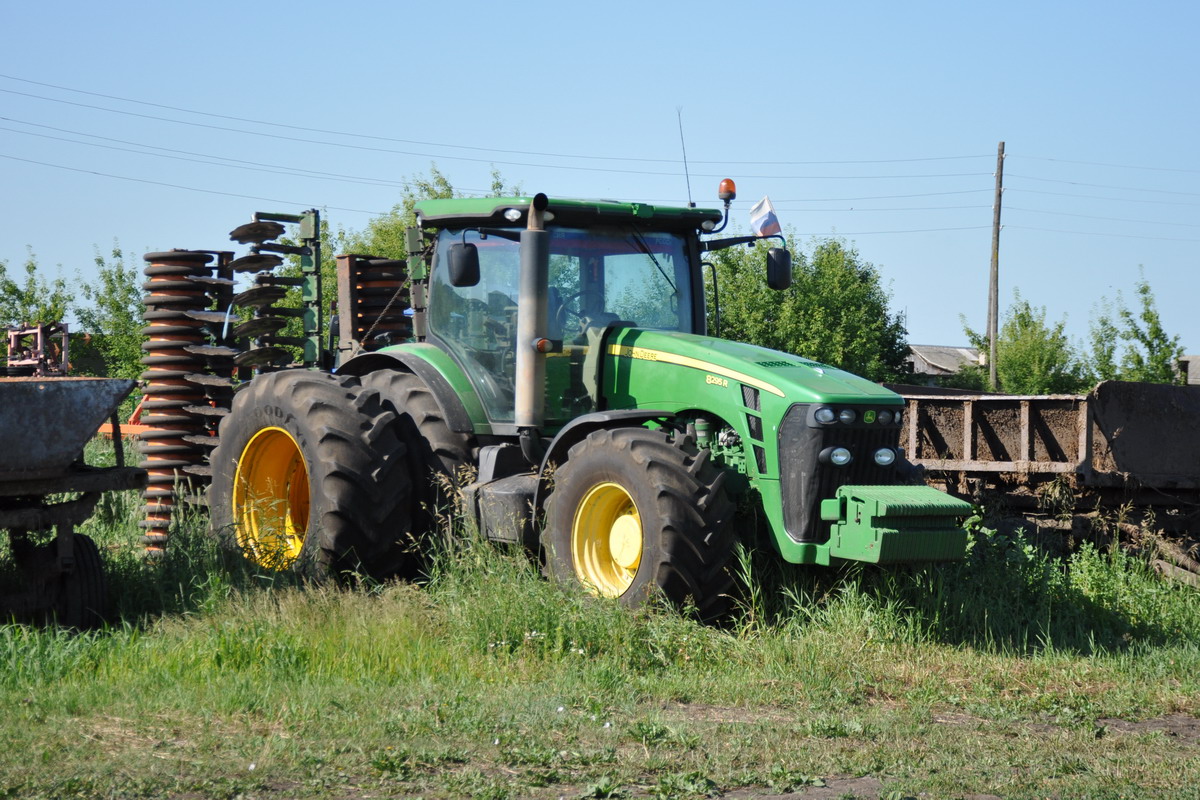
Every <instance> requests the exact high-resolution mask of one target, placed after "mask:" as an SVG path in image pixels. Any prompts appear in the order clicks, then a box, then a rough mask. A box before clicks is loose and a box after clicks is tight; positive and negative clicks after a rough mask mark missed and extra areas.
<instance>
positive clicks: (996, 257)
mask: <svg viewBox="0 0 1200 800" xmlns="http://www.w3.org/2000/svg"><path fill="white" fill-rule="evenodd" d="M1003 194H1004V142H1001V143H1000V147H999V149H998V150H997V151H996V201H995V203H994V204H993V205H992V271H991V275H990V278H989V280H988V323H987V337H988V381H989V382H990V384H991V389H992V391H993V392H994V391H996V388H997V385H996V329H997V327H998V326H999V324H1000V323H999V319H1000V308H999V305H1000V198H1001V196H1002V195H1003Z"/></svg>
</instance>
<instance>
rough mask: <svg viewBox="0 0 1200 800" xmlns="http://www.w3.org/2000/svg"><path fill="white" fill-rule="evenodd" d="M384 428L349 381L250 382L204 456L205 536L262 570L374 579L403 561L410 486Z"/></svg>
mask: <svg viewBox="0 0 1200 800" xmlns="http://www.w3.org/2000/svg"><path fill="white" fill-rule="evenodd" d="M394 421H395V417H394V416H393V415H392V414H391V413H390V412H388V411H387V410H385V409H384V408H383V405H382V403H381V402H380V399H379V394H378V393H377V392H375V391H372V390H364V389H363V388H362V387H361V386H360V384H359V382H358V379H357V378H348V377H343V376H337V375H331V374H328V373H321V372H310V371H307V370H287V371H283V372H272V373H266V374H263V375H259V376H257V377H255V378H254V379H253V380H252V381H251V382H250V385H249V386H247V387H246V388H245V389H243V390H242V391H240V392H238V394H237V395H236V396H235V398H234V402H233V408H232V410H231V411H230V413H229V415H228V416H226V417H225V418H224V420H222V422H221V429H220V444H219V445H218V446H217V448H216V450H214V451H213V454H212V471H213V482H212V487H211V488H210V489H209V510H210V516H211V520H212V527H213V530H214V532H215V533H217V534H218V536H220V537H221V541H222V542H224V543H225V544H226V545H227V546H228V547H230V548H231V549H233V550H235V551H239V552H241V553H242V554H243V555H245V556H246V558H248V559H249V560H250V561H252V562H253V563H255V564H257V565H258V566H260V567H266V568H268V569H276V570H283V569H290V570H293V571H296V572H300V573H302V574H304V575H307V576H311V577H314V578H321V577H324V576H327V575H330V574H332V575H335V576H339V577H344V576H346V575H348V574H355V573H360V574H365V575H368V576H370V577H372V578H375V579H383V578H387V577H390V576H392V575H395V574H397V573H400V572H402V571H404V567H405V565H406V563H407V562H408V561H409V560H410V552H409V550H410V548H408V547H407V542H406V541H405V539H406V537H407V536H408V535H409V534H410V528H411V516H410V507H411V497H412V485H411V483H410V482H409V476H408V460H407V457H406V452H405V446H404V444H403V443H402V442H401V441H400V440H399V439H398V438H397V437H396V434H395V431H394V429H393V423H394Z"/></svg>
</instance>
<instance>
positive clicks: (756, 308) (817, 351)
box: [708, 239, 908, 381]
mask: <svg viewBox="0 0 1200 800" xmlns="http://www.w3.org/2000/svg"><path fill="white" fill-rule="evenodd" d="M791 249H792V285H791V287H790V288H789V289H786V290H784V291H782V292H777V291H774V290H772V289H770V288H768V287H767V283H766V276H765V271H764V269H765V268H764V265H765V263H766V246H765V244H764V243H761V242H758V243H755V245H754V246H753V247H749V248H747V247H740V246H735V247H730V248H727V249H724V250H717V251H714V252H713V253H711V255H710V260H711V262H712V264H713V267H714V268H715V271H716V285H715V288H716V291H715V292H714V290H713V289H714V287H713V285H712V284H711V282H710V285H709V286H708V319H709V330H710V331H713V332H714V333H716V332H717V326H716V323H717V317H718V308H717V304H716V303H715V302H714V301H715V300H719V306H720V307H719V317H720V330H719V334H720V336H722V337H723V338H726V339H736V340H738V341H744V342H749V343H751V344H756V345H760V346H762V347H769V348H772V349H774V350H780V351H783V352H787V353H795V354H797V355H802V356H805V357H806V358H812V359H814V360H816V361H821V362H823V363H826V364H830V365H833V366H836V367H840V368H841V369H845V370H848V371H850V372H854V373H856V374H859V375H862V376H864V377H866V378H870V379H871V380H877V381H889V380H898V379H901V378H902V377H903V376H904V375H905V374H906V373H907V370H906V366H905V358H906V356H907V354H908V347H907V344H906V343H905V336H906V334H907V331H906V330H905V328H904V322H903V320H902V319H901V317H900V316H899V315H897V314H893V313H892V312H891V311H890V310H889V308H888V304H889V302H890V300H891V297H890V295H889V293H888V292H887V291H886V290H885V289H884V287H883V284H882V279H881V278H880V275H879V270H878V269H876V267H875V266H874V265H873V264H870V263H869V262H866V261H864V260H862V258H861V256H860V255H859V253H858V251H857V250H856V249H854V248H853V247H851V246H849V245H847V244H846V243H845V242H844V241H842V240H840V239H824V240H817V241H815V242H814V243H813V249H812V253H811V255H809V254H806V253H804V252H802V251H800V250H799V248H797V247H794V246H793V247H792V248H791Z"/></svg>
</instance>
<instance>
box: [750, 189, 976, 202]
mask: <svg viewBox="0 0 1200 800" xmlns="http://www.w3.org/2000/svg"><path fill="white" fill-rule="evenodd" d="M991 191H992V190H991V189H961V190H957V191H953V192H921V193H919V194H878V195H873V196H871V197H814V198H804V199H792V200H774V201H772V203H773V205H780V204H782V203H853V202H857V201H859V200H902V199H908V198H911V197H944V196H946V195H951V194H979V193H980V192H991ZM741 204H742V203H741V202H739V201H734V205H741ZM745 204H746V205H747V206H750V205H752V203H751V202H750V201H745Z"/></svg>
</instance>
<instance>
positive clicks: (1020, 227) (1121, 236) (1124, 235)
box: [1004, 224, 1200, 242]
mask: <svg viewBox="0 0 1200 800" xmlns="http://www.w3.org/2000/svg"><path fill="white" fill-rule="evenodd" d="M1004 228H1005V230H1008V229H1010V228H1011V229H1015V230H1022V231H1041V232H1043V233H1072V234H1077V235H1079V236H1110V237H1116V238H1119V239H1147V240H1150V241H1153V242H1200V239H1175V238H1171V237H1167V236H1138V235H1136V234H1131V233H1104V232H1100V231H1065V230H1060V229H1058V228H1035V227H1033V226H1031V225H1008V224H1006V225H1005V226H1004Z"/></svg>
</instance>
